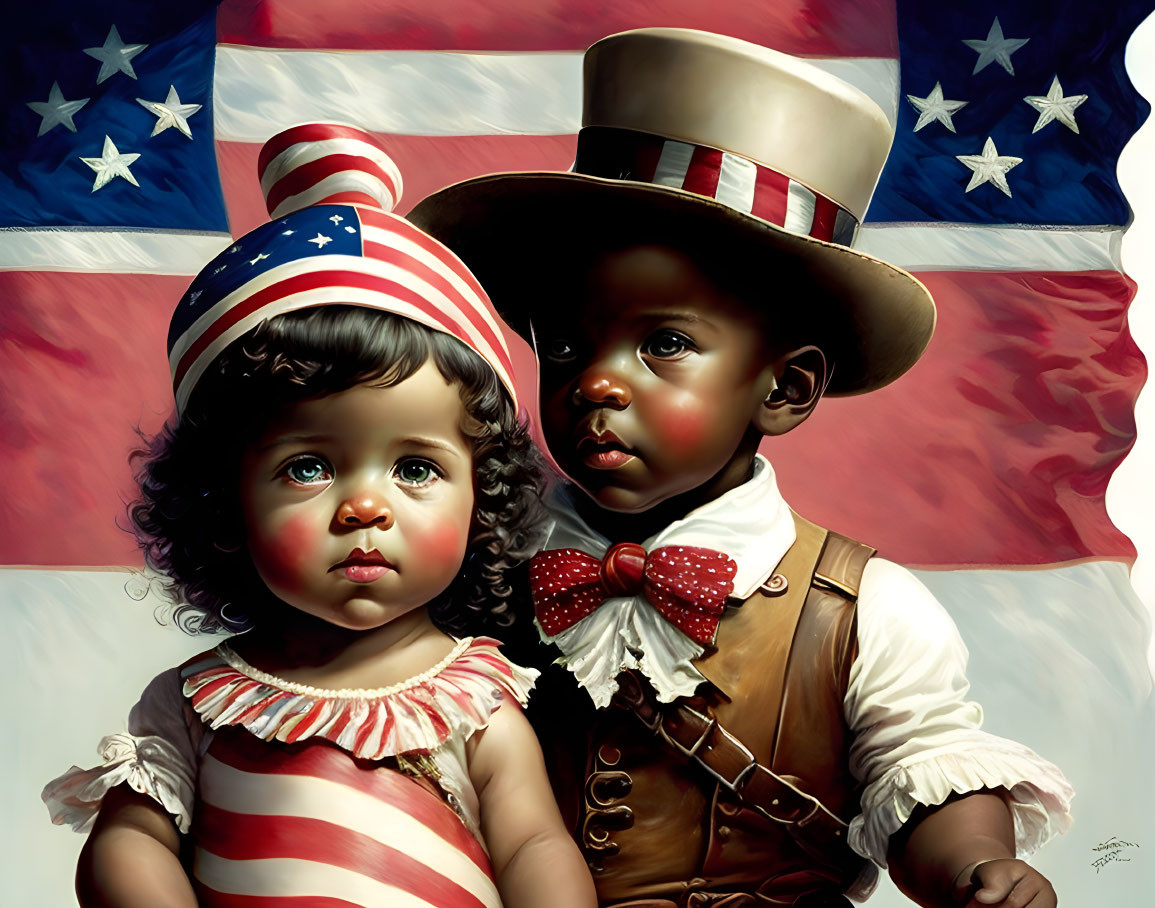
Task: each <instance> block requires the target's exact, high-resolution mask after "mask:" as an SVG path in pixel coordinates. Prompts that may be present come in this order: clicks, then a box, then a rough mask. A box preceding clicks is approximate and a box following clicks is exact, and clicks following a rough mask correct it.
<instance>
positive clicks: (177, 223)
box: [0, 0, 1155, 906]
mask: <svg viewBox="0 0 1155 908" xmlns="http://www.w3.org/2000/svg"><path fill="white" fill-rule="evenodd" d="M1151 10H1152V3H1151V2H1150V0H1111V2H1106V3H1103V2H1100V3H1087V2H1076V0H1049V2H1047V0H970V2H967V3H950V2H947V3H933V2H928V0H897V8H896V0H763V2H759V3H740V2H736V0H718V2H714V3H702V2H700V0H649V2H647V0H616V2H612V3H611V2H602V0H503V2H501V3H496V2H484V0H392V2H374V0H328V2H325V3H317V2H315V0H264V2H261V0H224V2H222V3H220V5H216V4H214V3H211V2H207V0H201V2H176V0H174V2H172V3H164V4H142V3H139V2H134V3H129V2H124V0H106V2H104V3H101V4H81V3H79V2H75V0H71V2H67V0H58V2H49V0H44V2H38V3H27V4H23V5H22V7H21V8H20V9H19V11H17V12H9V13H8V14H6V16H5V26H6V27H5V29H4V33H3V35H0V47H2V51H3V52H2V54H0V94H2V95H3V98H4V107H3V109H4V112H5V117H6V123H5V129H4V132H3V138H0V462H2V463H3V469H2V470H0V565H3V567H2V568H0V602H2V603H3V608H4V612H3V616H4V617H3V621H4V629H5V633H4V634H3V635H2V637H3V644H2V646H3V649H0V684H3V686H4V692H5V697H6V702H7V703H8V704H9V708H10V712H9V713H7V714H6V715H9V716H10V717H12V718H10V719H9V722H10V723H14V724H15V732H14V733H12V732H11V731H10V732H9V734H7V735H5V736H4V739H3V740H4V743H3V745H2V746H0V772H2V773H3V775H4V782H3V789H2V790H3V792H4V801H3V804H4V806H5V808H6V809H5V818H6V821H5V824H4V832H3V833H0V836H2V837H3V845H4V847H3V848H0V855H2V857H0V861H2V863H0V901H3V902H4V903H6V904H29V905H32V904H35V905H48V906H56V905H69V904H73V903H74V901H73V896H72V895H71V869H70V862H72V861H74V860H75V855H76V852H77V851H78V850H79V847H80V839H79V837H76V836H73V835H72V834H70V833H68V832H66V831H64V830H61V829H58V828H54V827H51V826H50V825H49V823H48V821H47V815H46V812H45V811H44V809H43V806H42V805H41V804H40V803H39V797H38V796H39V791H40V787H41V786H42V784H43V783H44V782H45V781H47V780H48V779H49V778H51V777H53V776H55V775H57V774H58V773H59V772H61V771H63V770H64V769H66V768H67V767H68V765H70V764H71V763H77V764H79V765H89V764H91V763H92V762H94V760H95V746H96V743H97V741H98V740H99V739H100V737H101V736H102V735H103V734H106V733H109V732H112V731H117V730H120V729H121V728H122V723H123V721H124V716H125V715H126V714H127V709H128V707H129V706H130V705H131V703H132V702H133V701H134V699H135V697H136V696H137V694H138V693H139V691H140V689H141V688H142V687H143V685H144V683H145V682H146V681H147V679H148V678H149V677H151V676H152V675H153V674H155V673H156V672H157V671H159V670H160V669H162V668H165V667H168V666H170V665H172V664H175V663H176V662H178V661H180V660H181V659H182V658H183V657H184V656H185V655H187V654H190V653H192V652H195V651H197V650H198V649H201V648H204V646H205V644H203V643H198V642H197V641H195V640H189V639H188V638H186V637H184V636H183V635H182V634H181V633H180V632H179V631H177V630H176V629H175V628H174V627H172V626H161V625H159V624H157V623H156V622H155V621H154V620H153V614H154V610H155V609H156V607H157V605H158V602H157V600H156V599H155V598H154V596H153V594H152V593H151V592H150V590H149V587H148V584H147V581H146V580H145V579H143V578H142V577H141V576H140V575H139V574H136V573H133V570H132V569H134V568H137V567H139V564H140V559H139V556H138V553H137V551H136V548H135V545H134V543H133V540H132V538H131V536H130V535H129V534H128V533H127V532H125V531H124V529H123V527H124V526H125V525H126V519H125V517H124V502H125V501H127V500H128V499H129V498H130V497H131V496H132V494H133V488H132V482H131V476H130V473H129V468H128V463H127V458H128V453H129V451H130V450H131V449H132V448H133V446H134V445H136V444H138V443H139V441H138V438H137V436H136V435H135V434H134V430H135V428H136V427H139V428H140V429H142V430H143V431H145V432H148V433H151V432H153V431H155V430H156V429H157V428H159V426H160V425H161V423H162V421H163V420H164V418H165V417H166V416H167V415H168V413H169V412H170V410H171V407H172V398H171V394H172V392H171V388H170V385H169V379H168V371H167V363H166V356H165V335H166V332H167V327H168V320H169V317H170V315H171V312H172V310H173V308H174V306H175V304H176V301H177V300H178V299H179V297H180V295H181V294H182V293H183V291H184V290H185V288H186V287H187V286H188V284H189V282H190V281H191V279H192V276H193V275H195V274H196V272H197V271H198V270H199V269H200V267H201V266H202V265H203V264H205V263H206V262H207V261H209V260H210V259H211V258H212V257H213V256H215V255H216V254H217V253H218V252H220V251H221V250H222V249H224V248H225V247H226V246H227V245H228V244H229V243H230V241H231V239H232V238H233V237H236V236H238V235H240V234H242V233H244V232H246V231H248V230H250V229H252V228H253V227H255V226H257V225H258V224H260V223H262V222H263V221H264V220H265V213H264V205H263V202H262V199H261V193H260V188H259V185H258V181H257V176H256V174H257V156H258V153H259V150H260V147H261V144H262V142H263V141H264V140H265V139H267V138H269V137H270V136H272V135H273V134H275V133H276V132H278V131H280V130H281V129H283V128H285V127H286V126H289V125H292V124H294V123H299V122H305V121H313V120H327V121H341V122H347V123H351V124H355V125H358V126H361V127H364V128H366V129H368V130H370V131H372V132H374V133H376V134H377V135H378V136H380V138H381V140H382V142H383V143H384V145H385V147H386V148H387V149H388V151H389V153H390V155H391V156H392V157H393V158H394V160H395V161H396V162H397V164H398V166H399V168H400V170H401V172H402V174H403V177H404V183H405V190H404V196H403V197H402V199H401V203H400V206H399V209H398V210H399V211H401V212H404V211H406V210H408V209H409V208H410V207H412V206H413V205H414V204H415V203H416V202H417V201H418V200H420V199H421V198H422V197H423V196H424V195H426V194H427V193H429V192H431V191H433V190H435V189H438V188H440V187H442V186H444V185H446V184H447V183H450V182H453V181H456V180H460V179H464V178H467V177H471V176H475V175H478V174H481V173H488V172H493V171H499V170H523V169H556V170H565V169H567V168H568V167H569V165H570V163H571V162H572V160H573V155H574V148H575V133H576V130H577V128H578V125H579V118H580V64H581V51H582V50H583V49H584V48H585V47H586V46H587V45H589V44H590V43H592V42H593V41H595V40H597V39H598V38H600V37H603V36H605V35H607V34H611V33H613V32H615V31H620V30H623V29H627V28H633V27H640V26H651V25H664V26H684V27H693V28H703V29H708V30H711V31H717V32H721V33H725V34H729V35H734V36H736V37H739V38H743V39H746V40H749V41H753V42H756V43H759V44H764V45H767V46H770V47H774V48H777V49H779V50H783V51H786V52H789V53H794V54H799V55H802V56H805V57H808V58H811V60H812V62H814V63H816V64H818V65H819V66H821V67H823V68H825V69H827V70H829V71H831V72H833V73H834V74H836V75H838V76H840V77H842V78H844V79H846V80H847V81H849V82H851V83H852V84H854V85H856V86H858V87H859V88H861V89H863V90H864V91H865V92H866V93H867V94H869V95H870V96H871V97H873V98H874V99H875V100H876V101H877V102H878V103H879V104H880V105H881V106H882V108H883V110H884V111H886V112H887V114H888V116H889V117H890V119H891V121H892V122H893V123H894V126H895V143H894V147H893V149H892V151H891V155H890V158H889V160H888V163H887V167H886V170H885V172H884V175H883V178H882V180H881V183H880V185H879V187H878V190H877V192H876V194H875V197H874V201H873V202H872V205H871V208H870V212H869V214H868V217H867V221H866V223H865V225H864V227H863V229H862V230H861V231H860V233H859V238H858V241H857V243H856V245H858V246H859V247H860V248H862V249H864V250H866V251H868V252H870V253H873V254H875V255H878V256H879V257H882V258H885V259H888V260H889V261H892V262H894V263H896V264H898V265H900V266H902V267H905V268H907V269H909V270H911V271H913V272H915V273H916V274H917V275H918V276H919V277H920V278H921V279H922V280H923V281H924V282H925V283H926V284H927V286H928V287H929V288H930V289H931V291H932V293H933V294H934V296H935V299H936V302H937V305H938V312H939V323H938V329H937V331H936V335H935V337H934V340H933V341H932V343H931V346H930V348H929V350H928V352H927V354H926V355H925V357H924V359H923V360H922V361H921V362H920V363H919V364H918V365H917V366H916V367H915V368H914V369H913V370H912V372H911V373H910V374H909V375H908V376H906V377H905V378H903V379H901V380H900V381H898V382H897V383H896V384H894V385H892V386H890V387H888V388H886V389H884V390H882V391H880V392H877V393H875V394H871V395H867V396H865V397H861V398H852V399H842V400H830V401H825V402H823V403H822V404H821V405H820V406H819V408H818V410H817V412H816V414H815V416H814V417H813V418H812V419H811V420H810V421H809V422H808V423H807V424H806V425H804V426H803V427H802V428H801V429H799V430H798V431H796V432H794V433H792V434H791V435H789V436H787V437H784V438H781V439H777V440H774V441H773V443H772V444H767V445H766V447H765V448H764V451H765V453H767V455H768V456H769V457H770V459H771V461H772V462H773V463H774V464H775V467H776V469H777V471H778V473H779V477H780V480H781V484H782V487H783V491H784V493H785V495H786V497H787V500H789V501H790V503H791V504H792V505H793V506H794V507H795V508H796V509H798V510H799V511H800V512H801V513H803V514H804V515H806V516H807V517H809V518H810V519H812V520H815V521H818V522H820V523H823V524H824V525H827V526H830V527H833V528H836V529H838V530H839V531H840V532H844V533H846V534H848V535H852V536H855V537H857V538H860V539H862V540H864V541H867V542H869V543H870V544H872V545H874V546H877V547H878V548H879V549H880V550H881V551H882V553H883V554H884V555H886V556H887V557H888V558H890V559H892V560H895V561H898V562H900V563H904V564H907V565H909V566H911V567H913V568H915V569H916V571H917V572H918V574H919V576H920V578H921V579H922V580H923V581H924V582H925V583H927V585H928V586H929V587H930V588H931V589H932V591H934V592H935V593H936V595H938V596H939V598H940V599H941V600H942V602H943V603H944V605H945V606H946V607H947V609H948V610H949V611H950V612H951V614H952V616H953V617H954V619H955V621H956V622H957V623H958V625H959V627H960V630H961V631H962V633H963V636H964V638H965V639H966V641H967V644H968V646H969V648H970V651H971V677H972V682H973V687H974V693H975V695H976V697H977V698H979V699H980V700H981V701H982V702H983V704H984V707H985V710H986V722H987V727H988V728H990V729H991V730H993V731H995V732H997V733H1000V734H1004V735H1007V736H1009V737H1014V738H1016V739H1018V740H1020V741H1023V742H1024V743H1026V744H1028V745H1030V746H1032V747H1034V748H1035V749H1036V750H1038V751H1039V752H1040V753H1042V754H1044V755H1045V756H1046V757H1048V758H1049V759H1051V760H1053V761H1054V762H1056V763H1058V764H1059V765H1060V766H1061V767H1062V768H1063V769H1064V770H1065V771H1066V772H1067V773H1068V775H1069V777H1070V778H1071V781H1072V782H1073V784H1074V785H1075V788H1076V790H1077V792H1078V797H1077V799H1076V802H1075V805H1076V826H1075V829H1074V830H1073V831H1072V832H1071V833H1069V834H1068V835H1067V836H1065V837H1064V838H1063V839H1061V840H1059V841H1057V842H1054V843H1052V844H1051V845H1050V846H1049V847H1048V848H1047V849H1045V850H1044V851H1043V853H1042V854H1041V855H1040V857H1039V858H1038V864H1039V866H1040V867H1041V868H1042V869H1043V870H1044V872H1045V873H1047V874H1048V875H1049V876H1050V877H1051V879H1052V880H1054V881H1055V882H1056V884H1057V887H1058V889H1059V892H1060V896H1061V897H1062V900H1063V902H1064V904H1066V905H1073V906H1084V905H1097V904H1110V905H1139V904H1142V903H1144V901H1145V900H1144V899H1143V898H1142V897H1141V896H1140V895H1139V893H1147V894H1148V897H1149V894H1150V893H1152V892H1155V861H1152V860H1150V859H1148V860H1147V861H1146V864H1144V862H1143V860H1142V854H1143V849H1147V850H1149V849H1150V848H1151V847H1155V840H1151V841H1150V842H1149V841H1147V840H1146V839H1145V838H1144V835H1145V831H1147V830H1150V829H1151V828H1152V824H1151V819H1150V817H1151V814H1152V812H1153V811H1155V796H1153V795H1152V785H1151V782H1150V778H1149V775H1148V772H1149V766H1150V765H1151V763H1152V757H1155V747H1153V745H1152V738H1153V737H1155V723H1153V721H1152V711H1151V689H1152V683H1151V675H1150V672H1149V669H1148V666H1147V659H1146V650H1147V646H1148V641H1149V637H1150V623H1149V619H1148V617H1147V613H1146V611H1145V609H1144V607H1143V605H1142V603H1141V602H1140V600H1139V598H1138V597H1137V596H1136V594H1135V592H1134V590H1133V588H1132V586H1131V582H1130V579H1129V573H1128V572H1129V568H1130V566H1131V564H1132V563H1133V561H1134V559H1135V555H1136V552H1135V549H1134V547H1133V545H1132V543H1131V541H1130V540H1129V539H1128V538H1127V537H1126V536H1125V535H1124V534H1123V533H1122V532H1121V531H1120V530H1119V529H1118V528H1117V527H1116V526H1115V525H1114V524H1113V523H1112V521H1111V520H1110V519H1109V517H1108V514H1107V510H1106V506H1105V496H1106V492H1107V486H1108V483H1109V481H1110V480H1111V478H1112V474H1113V473H1114V471H1115V470H1116V468H1117V467H1119V465H1120V463H1121V462H1122V461H1123V459H1124V458H1125V457H1126V456H1127V454H1128V452H1129V451H1130V449H1131V447H1132V445H1133V444H1134V442H1135V439H1136V421H1135V402H1136V398H1137V395H1138V393H1139V390H1140V388H1141V387H1142V385H1143V382H1144V380H1145V377H1146V366H1145V362H1144V359H1143V356H1142V354H1141V353H1140V351H1139V348H1138V347H1137V345H1136V344H1135V342H1134V341H1133V339H1132V337H1131V334H1130V331H1129V328H1128V320H1127V317H1128V307H1129V305H1130V303H1131V300H1132V298H1133V296H1134V294H1135V289H1136V288H1135V284H1134V282H1133V281H1132V280H1130V279H1129V278H1128V277H1127V276H1126V275H1125V274H1124V273H1123V270H1122V263H1121V261H1120V245H1121V239H1122V235H1123V232H1124V230H1125V228H1126V225H1127V224H1128V223H1129V221H1130V217H1131V214H1130V208H1129V206H1128V202H1127V199H1126V198H1124V195H1123V193H1122V191H1121V189H1120V187H1119V184H1118V182H1117V179H1116V164H1117V161H1118V159H1119V155H1120V152H1121V150H1122V149H1123V147H1124V145H1125V144H1126V143H1127V142H1128V141H1129V140H1130V139H1131V137H1132V136H1133V135H1134V133H1135V132H1136V131H1137V130H1138V129H1139V127H1140V125H1141V124H1142V123H1143V121H1144V119H1145V118H1146V116H1147V114H1148V111H1149V105H1148V104H1147V103H1146V102H1145V101H1144V100H1143V99H1142V98H1141V97H1140V96H1139V95H1138V93H1137V92H1136V90H1135V89H1134V87H1133V86H1132V84H1131V82H1130V80H1129V78H1128V75H1127V72H1126V70H1125V68H1124V49H1125V47H1126V44H1127V41H1128V39H1129V38H1130V36H1131V34H1132V33H1133V32H1134V30H1135V28H1136V27H1137V26H1138V25H1139V23H1140V22H1141V21H1142V20H1143V19H1144V18H1145V17H1146V16H1147V15H1148V13H1150V12H1151ZM799 128H806V125H805V124H799ZM511 346H512V347H515V356H516V359H517V364H518V367H519V368H520V370H521V380H520V381H521V388H522V393H521V397H522V399H523V401H525V402H526V403H531V402H532V400H533V375H532V358H531V357H530V355H529V353H528V351H527V350H526V349H525V348H524V346H523V345H521V344H520V342H518V341H516V339H515V338H514V339H511ZM1148 431H1150V430H1148ZM214 467H215V465H213V464H206V465H205V469H213V468H214ZM1153 522H1155V521H1153ZM1113 837H1114V838H1116V839H1118V840H1122V841H1124V842H1131V843H1136V844H1135V846H1132V847H1130V848H1121V849H1119V850H1118V856H1117V859H1116V860H1113V861H1111V862H1109V863H1102V862H1100V861H1099V858H1100V857H1101V855H1102V854H1104V853H1105V851H1104V850H1103V849H1100V850H1096V849H1097V848H1098V846H1100V845H1103V844H1104V843H1106V842H1107V840H1110V839H1112V838H1113ZM1136 846H1137V847H1136ZM1108 850H1109V849H1108ZM871 904H876V905H880V906H887V905H890V906H897V905H901V904H908V903H906V902H905V901H904V900H903V899H902V898H901V897H900V896H899V895H897V893H896V892H894V891H893V890H892V889H887V888H883V889H881V890H880V891H879V893H878V894H876V895H875V896H874V898H873V899H872V902H871Z"/></svg>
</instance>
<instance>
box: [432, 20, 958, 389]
mask: <svg viewBox="0 0 1155 908" xmlns="http://www.w3.org/2000/svg"><path fill="white" fill-rule="evenodd" d="M584 75H585V80H584V110H583V115H582V130H581V132H580V134H579V136H578V151H577V160H576V161H575V163H574V167H573V172H570V173H554V172H530V173H503V174H492V175H489V176H483V177H477V178H475V179H472V180H466V181H465V182H462V183H457V184H455V185H453V186H449V187H447V188H446V189H443V190H441V191H439V192H436V193H434V194H433V195H431V196H429V197H428V198H427V199H425V200H424V201H422V202H421V203H419V204H418V205H417V207H416V208H414V209H413V211H412V212H411V213H410V214H409V218H410V220H412V221H414V222H415V223H416V224H417V225H418V226H420V227H421V228H422V229H424V230H426V231H427V232H429V233H431V234H432V235H433V236H435V237H437V238H438V239H440V240H441V241H442V242H444V243H445V244H446V245H447V246H449V247H450V248H451V249H453V250H454V252H456V253H457V254H458V255H459V256H460V257H461V258H462V259H463V260H464V261H465V262H466V264H467V265H469V267H470V268H471V269H472V270H473V271H474V272H475V274H476V275H477V276H478V278H479V279H480V280H481V282H482V284H483V285H484V286H485V287H486V289H487V290H488V291H489V293H490V295H491V297H492V299H493V302H494V304H495V305H496V306H497V308H498V309H499V310H500V311H501V312H502V314H503V315H504V316H505V317H506V318H507V319H508V320H509V322H510V324H511V325H512V326H513V327H514V328H515V329H516V330H518V331H519V332H520V333H522V334H523V335H525V336H528V334H529V330H528V323H529V319H530V318H531V317H532V316H533V314H534V311H535V309H538V310H539V309H540V308H542V307H545V306H549V305H551V295H550V292H549V288H548V287H542V286H540V277H539V279H538V281H537V284H538V286H534V287H529V286H526V284H527V265H526V263H527V260H532V259H534V258H541V257H545V258H546V259H548V261H549V273H550V274H551V275H553V276H554V277H556V279H557V280H559V281H560V280H565V271H566V269H568V270H569V271H570V273H572V272H573V271H575V270H576V271H580V270H581V269H582V268H583V266H584V265H585V264H586V263H588V262H589V261H590V260H591V259H592V258H593V256H595V255H597V254H598V252H599V251H601V250H603V249H605V248H610V244H617V245H618V246H620V245H622V244H623V243H629V242H634V243H638V244H641V243H657V242H668V243H670V244H672V245H677V246H680V247H681V248H684V249H687V250H690V251H693V250H694V249H695V248H701V249H702V250H703V253H704V254H706V253H707V252H708V254H710V255H721V256H723V257H724V258H726V259H727V260H730V261H733V262H738V263H740V265H741V266H740V267H739V268H737V271H738V272H740V273H741V274H742V275H743V279H742V297H743V299H745V300H746V301H747V302H748V303H750V304H751V305H754V306H758V307H761V308H762V309H764V310H765V311H767V312H768V313H770V315H771V323H772V324H773V323H774V320H775V319H776V318H777V317H778V316H779V315H781V316H782V318H783V320H787V319H788V320H789V321H790V322H791V324H792V326H794V328H795V329H798V328H801V329H802V330H803V331H805V332H809V337H808V338H807V339H806V340H805V341H804V342H807V343H816V344H818V345H819V346H820V347H822V348H823V350H824V351H825V352H826V354H827V356H828V357H830V358H831V360H832V362H833V375H832V378H831V382H830V386H829V388H828V393H831V394H855V393H861V392H864V391H869V390H873V389H875V388H879V387H881V386H883V385H885V384H887V383H889V382H891V381H893V380H894V379H895V378H897V377H898V376H899V375H901V374H902V373H903V372H905V371H906V370H907V369H909V368H910V367H911V366H912V365H913V364H914V363H915V361H916V360H917V359H918V357H919V356H920V355H921V353H922V351H923V350H924V349H925V348H926V345H927V343H928V342H929V340H930V336H931V334H932V332H933V330H934V321H935V310H934V303H933V301H932V300H931V297H930V294H929V292H928V291H927V289H926V288H925V287H924V286H923V285H922V284H921V283H920V282H919V281H918V280H917V279H915V278H914V277H913V276H912V275H910V274H908V273H907V272H905V271H903V270H902V269H900V268H897V267H895V266H894V265H890V264H888V263H886V262H883V261H880V260H879V259H876V258H873V257H872V256H869V255H866V254H865V253H861V252H857V251H855V250H853V249H851V248H850V243H851V242H852V241H853V238H854V233H855V231H856V229H857V227H858V224H859V222H860V221H861V220H862V218H863V216H864V214H865V212H866V207H867V204H868V203H869V201H870V196H871V194H872V193H873V191H874V187H875V184H876V183H877V182H878V177H879V174H880V173H881V171H882V165H883V163H884V162H885V160H886V155H887V152H888V151H889V149H890V140H891V128H890V124H889V122H888V121H887V119H886V116H885V114H884V113H883V112H882V110H881V109H879V107H878V106H877V105H876V104H875V103H874V102H873V101H871V100H870V99H869V98H868V97H867V96H866V95H865V94H863V93H862V92H860V91H859V90H858V89H856V88H854V87H852V86H850V85H848V84H846V83H845V82H843V81H842V80H841V79H838V78H836V77H834V76H831V75H830V74H828V73H826V72H823V71H822V70H820V69H818V68H816V67H814V66H811V65H810V64H808V63H806V62H804V61H802V60H800V59H798V58H796V57H791V56H789V55H787V54H783V53H779V52H777V51H774V50H770V49H768V48H765V47H759V46H758V45H755V44H750V43H748V42H746V41H740V40H738V39H736V38H728V37H724V36H722V35H714V34H710V33H708V32H700V31H693V30H689V29H676V28H646V29H638V30H636V31H629V32H623V33H621V34H617V35H611V36H610V37H608V38H604V39H602V40H601V41H599V42H597V43H596V44H594V45H593V46H592V47H590V48H589V50H588V51H586V54H585V73H584ZM559 269H560V271H559Z"/></svg>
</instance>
